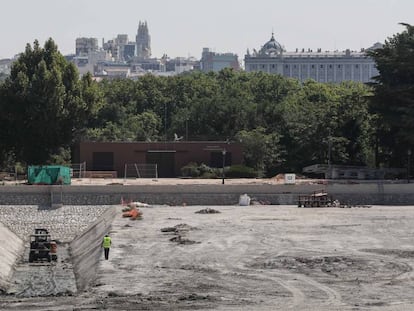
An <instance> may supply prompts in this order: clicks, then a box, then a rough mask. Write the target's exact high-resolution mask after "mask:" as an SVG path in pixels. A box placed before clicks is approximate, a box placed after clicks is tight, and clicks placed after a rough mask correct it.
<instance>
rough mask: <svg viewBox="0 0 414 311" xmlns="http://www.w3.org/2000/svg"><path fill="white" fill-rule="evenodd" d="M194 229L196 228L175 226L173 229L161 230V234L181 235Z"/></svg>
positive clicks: (184, 225) (181, 225)
mask: <svg viewBox="0 0 414 311" xmlns="http://www.w3.org/2000/svg"><path fill="white" fill-rule="evenodd" d="M196 229H197V228H195V227H191V226H189V225H187V224H178V225H175V226H174V227H165V228H161V232H173V233H183V232H188V231H190V230H196Z"/></svg>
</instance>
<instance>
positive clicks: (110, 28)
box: [0, 0, 414, 60]
mask: <svg viewBox="0 0 414 311" xmlns="http://www.w3.org/2000/svg"><path fill="white" fill-rule="evenodd" d="M40 3H41V4H42V5H40ZM413 11H414V2H412V1H410V0H375V1H374V0H364V1H357V0H348V1H346V2H345V1H337V0H331V1H329V0H314V1H312V2H303V1H299V0H292V1H290V2H288V3H287V2H282V1H275V0H259V1H255V2H251V1H235V0H227V1H218V0H210V1H209V2H208V3H207V2H206V3H202V2H200V3H198V4H197V5H195V4H194V1H190V0H176V1H174V2H169V1H160V0H158V1H157V0H155V1H151V2H144V1H131V0H120V1H118V2H116V4H113V3H112V2H110V1H108V0H100V1H98V0H89V1H80V0H67V1H65V2H63V1H54V0H42V1H41V2H32V1H27V0H14V1H6V2H5V3H3V5H2V12H3V16H2V18H1V19H0V27H1V29H2V30H1V39H2V42H3V44H2V46H1V48H0V58H10V57H13V56H14V55H15V54H18V53H20V52H23V51H24V48H25V45H26V44H27V43H30V44H32V43H33V41H34V40H35V39H38V40H39V42H40V44H41V45H43V44H44V42H45V41H46V40H47V39H48V38H49V37H51V38H53V39H54V40H55V42H56V43H57V45H58V47H59V50H60V51H61V52H62V54H65V55H66V54H73V53H74V52H75V40H76V38H78V37H95V38H97V39H98V42H99V45H100V46H101V42H102V39H103V38H104V39H105V40H108V39H112V38H114V37H116V36H117V35H118V34H127V35H128V37H129V38H130V40H133V38H135V35H136V31H137V28H138V23H139V21H147V23H148V28H149V33H150V35H151V38H152V43H151V48H152V55H153V56H154V57H161V56H162V55H163V54H164V53H165V54H168V56H170V57H178V56H183V57H188V56H193V57H196V58H200V57H201V53H202V49H203V48H204V47H208V48H210V49H211V50H212V51H215V52H218V53H226V52H232V53H236V54H238V56H239V59H240V60H241V59H243V57H244V54H245V52H246V50H247V49H250V50H252V49H259V48H260V47H261V45H263V44H264V43H265V42H267V41H268V40H269V39H270V37H271V34H272V32H274V33H275V38H276V40H277V41H278V42H280V43H281V44H282V45H283V46H284V47H285V48H286V49H287V50H288V51H293V50H295V49H296V48H299V49H302V48H305V49H307V48H311V49H315V50H316V49H319V48H320V49H322V50H324V51H325V50H330V51H332V50H344V49H347V48H349V49H351V50H360V49H361V48H368V47H370V46H372V45H373V44H374V43H375V42H384V41H385V40H386V39H387V38H388V37H391V36H392V35H393V34H395V33H398V32H401V31H403V30H404V27H403V26H400V25H398V23H400V22H405V23H410V24H414V21H413V19H414V18H413V17H412V16H411V12H413ZM13 13H15V14H13Z"/></svg>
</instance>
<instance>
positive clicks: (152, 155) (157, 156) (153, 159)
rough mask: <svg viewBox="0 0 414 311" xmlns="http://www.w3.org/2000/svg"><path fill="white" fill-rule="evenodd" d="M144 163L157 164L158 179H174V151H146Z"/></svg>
mask: <svg viewBox="0 0 414 311" xmlns="http://www.w3.org/2000/svg"><path fill="white" fill-rule="evenodd" d="M146 163H148V164H157V169H158V177H159V178H174V177H177V176H176V174H175V150H154V151H153V150H148V152H147V155H146Z"/></svg>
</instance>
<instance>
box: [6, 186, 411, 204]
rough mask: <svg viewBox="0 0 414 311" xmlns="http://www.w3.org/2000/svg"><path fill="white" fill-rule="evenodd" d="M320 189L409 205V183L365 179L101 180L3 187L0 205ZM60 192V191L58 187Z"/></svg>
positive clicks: (286, 200) (203, 199)
mask: <svg viewBox="0 0 414 311" xmlns="http://www.w3.org/2000/svg"><path fill="white" fill-rule="evenodd" d="M320 189H324V190H326V191H328V193H329V194H331V195H333V196H334V198H335V199H338V200H339V201H341V202H346V203H350V204H370V205H374V204H375V205H414V184H391V183H388V184H387V183H369V184H368V183H367V184H329V185H307V184H305V185H271V184H252V185H227V184H226V185H221V184H217V185H140V186H123V185H106V186H63V187H62V188H61V187H60V186H22V185H20V186H4V187H0V205H27V204H29V205H50V204H51V195H50V193H51V191H53V192H54V194H55V195H54V196H55V197H56V196H59V195H60V194H61V196H62V199H63V204H66V205H113V204H119V202H120V201H121V198H124V199H130V200H133V201H141V202H146V203H149V204H171V205H182V204H184V203H185V204H187V205H233V204H237V202H238V199H239V196H240V195H241V194H243V193H246V194H248V195H249V196H250V197H252V198H255V199H257V200H259V201H265V202H268V203H270V204H296V203H297V202H296V201H297V196H298V195H299V194H307V193H311V192H313V191H317V190H320ZM60 191H61V192H60Z"/></svg>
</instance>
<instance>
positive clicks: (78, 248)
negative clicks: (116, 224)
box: [70, 207, 116, 291]
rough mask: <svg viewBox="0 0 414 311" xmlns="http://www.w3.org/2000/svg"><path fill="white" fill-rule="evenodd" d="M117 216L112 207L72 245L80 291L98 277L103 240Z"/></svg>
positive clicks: (71, 251)
mask: <svg viewBox="0 0 414 311" xmlns="http://www.w3.org/2000/svg"><path fill="white" fill-rule="evenodd" d="M115 214H116V208H115V207H110V208H109V209H108V210H107V211H105V212H104V213H103V214H102V216H101V217H99V219H98V220H96V221H95V222H94V223H93V224H91V225H90V226H89V227H88V228H87V229H86V230H85V231H84V232H83V233H82V234H80V235H78V236H77V237H75V239H74V240H73V241H72V242H71V243H70V254H71V257H72V261H73V270H74V273H75V277H76V287H77V289H78V291H82V290H84V289H85V288H86V287H87V286H88V285H89V284H90V283H91V282H92V281H93V280H94V279H95V277H96V272H97V267H98V261H99V258H100V257H101V256H102V249H101V242H102V238H103V237H104V235H105V234H106V233H108V232H109V229H110V227H111V223H112V221H113V219H114V217H115Z"/></svg>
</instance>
